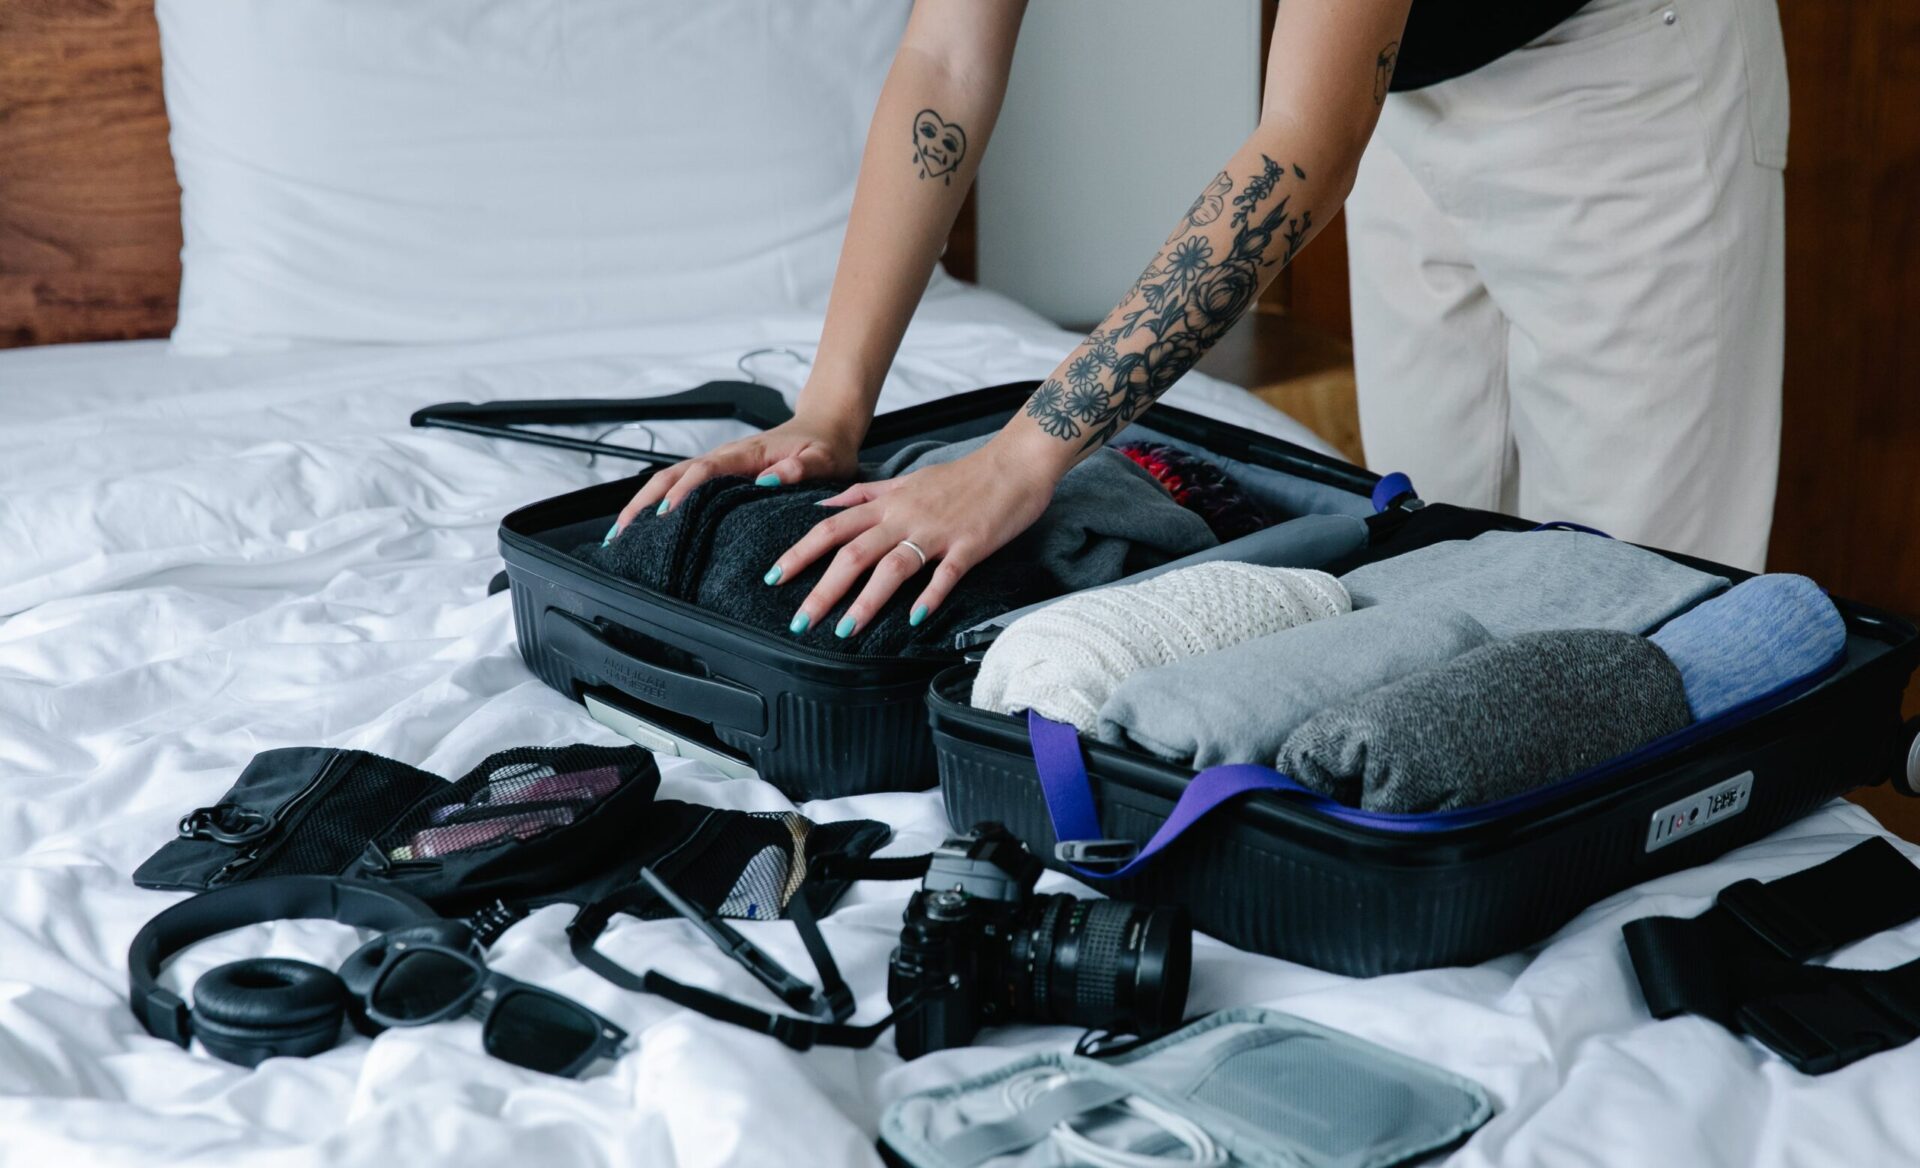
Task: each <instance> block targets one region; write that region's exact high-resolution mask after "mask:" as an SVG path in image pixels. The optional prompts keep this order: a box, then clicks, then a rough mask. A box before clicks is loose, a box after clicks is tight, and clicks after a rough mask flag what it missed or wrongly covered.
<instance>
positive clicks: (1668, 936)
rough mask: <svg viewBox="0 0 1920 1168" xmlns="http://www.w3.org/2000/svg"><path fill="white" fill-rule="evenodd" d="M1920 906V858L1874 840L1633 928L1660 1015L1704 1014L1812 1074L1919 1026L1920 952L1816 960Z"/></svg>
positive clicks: (1650, 1004) (1910, 915) (1916, 912)
mask: <svg viewBox="0 0 1920 1168" xmlns="http://www.w3.org/2000/svg"><path fill="white" fill-rule="evenodd" d="M1916 916H1920V868H1917V867H1915V866H1914V865H1913V864H1912V863H1910V862H1908V860H1907V859H1906V858H1905V857H1904V856H1902V855H1901V854H1900V853H1899V852H1898V851H1897V850H1895V848H1894V847H1893V845H1892V844H1890V843H1888V842H1887V841H1886V840H1884V839H1871V840H1868V841H1866V842H1865V843H1862V844H1860V845H1858V846H1856V847H1854V848H1851V849H1849V850H1847V851H1845V852H1843V853H1841V854H1840V855H1838V856H1835V857H1834V858H1833V859H1831V860H1828V861H1826V862H1825V863H1822V864H1816V865H1814V866H1813V867H1811V868H1808V869H1806V870H1804V871H1801V872H1795V873H1794V874H1793V875H1791V876H1783V877H1781V878H1780V879H1778V880H1769V881H1767V882H1766V883H1764V884H1763V883H1761V882H1760V881H1758V880H1740V881H1736V882H1735V883H1733V884H1730V885H1728V886H1727V887H1725V888H1723V889H1721V890H1720V894H1719V896H1717V897H1716V898H1715V899H1714V905H1713V907H1712V908H1710V909H1708V910H1707V911H1705V912H1703V913H1701V914H1700V915H1699V916H1697V917H1692V918H1690V919H1682V918H1678V917H1647V918H1644V919H1642V920H1637V921H1632V922H1629V923H1628V924H1627V926H1626V928H1625V930H1624V932H1625V934H1626V940H1627V954H1628V956H1629V957H1631V958H1632V959H1633V969H1634V973H1635V974H1637V975H1638V976H1639V979H1640V992H1641V993H1642V994H1643V995H1645V997H1646V1000H1647V1008H1648V1009H1649V1010H1650V1011H1652V1013H1653V1016H1654V1017H1656V1018H1672V1017H1675V1016H1676V1015H1679V1014H1698V1015H1700V1016H1701V1017H1704V1018H1711V1019H1713V1020H1714V1021H1715V1022H1718V1023H1720V1025H1722V1026H1725V1027H1726V1028H1727V1029H1729V1030H1732V1031H1734V1032H1735V1033H1740V1034H1747V1035H1750V1036H1752V1037H1753V1038H1756V1039H1758V1040H1759V1041H1761V1042H1762V1043H1764V1044H1766V1045H1767V1046H1768V1047H1769V1048H1771V1049H1772V1050H1774V1051H1775V1052H1776V1053H1778V1054H1779V1055H1780V1056H1781V1057H1783V1058H1785V1059H1786V1060H1787V1061H1788V1062H1789V1063H1791V1064H1793V1066H1794V1067H1795V1068H1796V1069H1798V1070H1800V1071H1802V1072H1804V1073H1806V1074H1809V1075H1818V1074H1824V1073H1825V1072H1827V1071H1831V1070H1835V1069H1837V1068H1839V1067H1844V1066H1846V1065H1847V1064H1848V1063H1851V1062H1854V1061H1856V1060H1858V1059H1862V1058H1865V1057H1866V1056H1867V1055H1870V1054H1874V1053H1876V1052H1879V1051H1883V1050H1891V1049H1893V1048H1894V1047H1897V1046H1903V1045H1905V1044H1906V1043H1908V1042H1911V1041H1913V1040H1914V1038H1915V1037H1920V960H1916V961H1911V962H1908V963H1907V964H1905V965H1901V966H1897V967H1895V968H1893V969H1884V970H1850V969H1830V968H1826V967H1824V966H1818V965H1809V964H1807V959H1808V958H1811V957H1817V956H1820V955H1821V954H1825V953H1831V952H1832V951H1833V950H1835V949H1837V948H1839V947H1840V946H1842V945H1846V944H1849V943H1851V942H1853V941H1858V940H1861V939H1862V938H1865V937H1870V936H1872V935H1873V934H1875V933H1878V932H1881V931H1882V930H1884V929H1889V928H1892V927H1893V926H1895V925H1900V924H1904V923H1905V922H1907V921H1910V920H1912V919H1914V918H1915V917H1916Z"/></svg>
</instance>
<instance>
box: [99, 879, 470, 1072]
mask: <svg viewBox="0 0 1920 1168" xmlns="http://www.w3.org/2000/svg"><path fill="white" fill-rule="evenodd" d="M439 919H440V914H439V913H437V912H435V911H433V909H432V907H430V906H429V905H428V904H427V903H426V902H425V901H423V900H421V899H420V898H418V897H416V896H412V895H410V894H408V893H405V892H401V891H399V890H398V889H392V888H381V887H379V886H377V885H373V884H367V883H364V882H360V881H353V880H340V879H336V878H334V877H332V876H276V877H270V878H268V879H265V880H256V881H253V882H251V883H247V884H236V885H233V886H232V887H230V888H216V889H214V890H212V891H210V892H203V893H200V894H199V895H198V896H194V897H192V898H190V899H187V900H184V901H181V902H180V903H179V904H176V905H174V906H173V907H172V908H169V909H167V910H166V911H164V912H162V913H161V914H160V915H158V916H156V917H154V918H153V919H152V920H150V921H148V922H147V923H146V924H145V925H143V926H141V928H140V932H139V933H138V934H136V935H135V936H134V938H133V944H132V946H130V947H129V948H128V950H127V980H128V986H129V993H128V1005H130V1006H131V1007H132V1008H133V1016H134V1017H136V1018H138V1019H139V1020H140V1025H142V1026H144V1027H146V1030H147V1033H149V1034H152V1035H154V1036H155V1037H157V1038H165V1039H167V1040H169V1041H171V1042H175V1043H178V1044H179V1045H181V1046H182V1047H184V1046H187V1045H188V1044H189V1043H191V1042H192V1040H193V1016H192V1014H191V1012H189V1011H188V1009H187V1004H186V1002H184V1001H182V1000H181V998H180V996H179V995H178V994H175V993H173V992H171V991H169V990H165V989H162V988H161V987H160V983H159V978H160V969H161V967H162V966H164V965H165V964H166V963H167V961H168V960H169V959H171V958H172V957H173V956H174V955H175V954H176V953H179V952H180V951H181V950H182V949H185V948H186V947H187V946H189V945H192V944H194V943H196V942H199V941H203V940H205V939H206V938H208V937H211V936H214V935H215V934H217V933H224V932H227V931H228V930H230V929H237V928H240V927H242V926H243V925H252V924H259V923H261V922H263V921H285V920H331V921H339V922H340V923H341V924H343V925H354V926H357V927H359V928H366V929H378V930H380V931H382V932H385V931H387V930H389V929H398V928H401V927H403V926H406V925H411V924H416V923H419V922H422V921H433V920H439Z"/></svg>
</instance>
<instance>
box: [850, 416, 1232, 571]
mask: <svg viewBox="0 0 1920 1168" xmlns="http://www.w3.org/2000/svg"><path fill="white" fill-rule="evenodd" d="M986 442H987V439H986V438H984V437H983V438H970V439H968V440H966V441H965V442H952V443H945V444H942V443H936V442H920V443H915V444H913V445H911V446H907V447H904V448H902V449H901V450H900V452H899V453H897V454H895V455H894V456H893V457H892V458H890V459H888V460H887V461H886V462H884V463H882V464H881V465H880V467H879V469H878V472H877V473H878V475H879V477H881V478H890V477H893V476H895V475H900V474H906V473H909V472H911V471H916V470H922V469H924V468H926V467H929V466H934V465H936V464H938V463H943V462H952V461H953V460H954V459H956V458H959V457H961V456H962V455H966V454H970V453H972V452H973V451H975V450H978V449H979V448H980V447H982V446H984V445H986ZM1219 542H1220V541H1219V540H1218V539H1216V538H1214V534H1213V532H1212V530H1211V529H1209V528H1208V527H1207V521H1206V520H1204V519H1202V518H1200V516H1198V515H1196V514H1194V513H1193V512H1191V511H1189V510H1187V509H1186V508H1185V507H1182V506H1181V505H1180V504H1178V503H1176V502H1174V500H1173V496H1172V495H1170V494H1168V493H1167V489H1166V488H1165V487H1163V486H1161V485H1160V483H1159V481H1158V480H1156V479H1155V478H1154V477H1153V476H1152V475H1150V474H1148V473H1147V472H1146V471H1145V470H1142V469H1141V468H1140V467H1138V466H1136V465H1135V464H1134V463H1133V462H1132V461H1131V460H1129V459H1128V458H1127V457H1126V456H1125V455H1123V454H1121V453H1120V452H1119V451H1116V450H1109V449H1104V448H1103V449H1100V450H1096V451H1094V452H1093V454H1092V455H1090V456H1088V457H1087V458H1086V459H1085V460H1083V461H1082V462H1081V463H1080V464H1079V465H1078V466H1076V467H1074V468H1073V469H1072V470H1070V471H1068V472H1067V473H1066V475H1065V476H1064V477H1063V478H1061V480H1060V483H1059V485H1058V486H1057V487H1055V488H1054V491H1053V500H1052V501H1051V502H1050V503H1048V504H1047V509H1046V511H1045V512H1044V513H1043V514H1042V515H1041V516H1040V518H1039V519H1038V520H1037V521H1036V522H1035V523H1034V525H1033V526H1032V527H1030V528H1028V529H1027V530H1026V531H1025V532H1023V533H1022V534H1020V535H1019V536H1017V537H1015V538H1014V540H1013V541H1012V542H1011V543H1009V544H1008V545H1007V546H1006V548H1005V549H1004V551H1005V553H1006V554H1007V555H1008V556H1010V557H1012V558H1013V559H1016V560H1025V561H1027V562H1029V563H1035V564H1038V565H1040V566H1041V567H1042V568H1044V569H1046V571H1047V573H1048V574H1049V575H1050V576H1052V577H1053V578H1054V579H1055V580H1058V581H1059V582H1060V588H1061V590H1062V591H1065V592H1077V591H1079V590H1080V589H1082V588H1090V587H1093V586H1094V585H1096V584H1110V583H1112V582H1113V581H1115V580H1118V579H1120V578H1121V577H1122V576H1128V575H1131V574H1133V573H1134V572H1138V571H1140V570H1142V569H1144V568H1152V567H1155V566H1157V565H1159V564H1164V563H1166V562H1167V561H1168V560H1171V559H1174V558H1176V557H1179V556H1184V555H1187V554H1189V553H1191V552H1197V551H1199V550H1201V549H1202V548H1210V547H1213V546H1214V545H1216V544H1218V543H1219Z"/></svg>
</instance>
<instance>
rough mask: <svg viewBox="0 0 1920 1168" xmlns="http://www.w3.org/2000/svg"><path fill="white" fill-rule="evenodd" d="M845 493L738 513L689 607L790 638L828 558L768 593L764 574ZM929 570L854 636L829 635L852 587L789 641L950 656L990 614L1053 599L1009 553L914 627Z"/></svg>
mask: <svg viewBox="0 0 1920 1168" xmlns="http://www.w3.org/2000/svg"><path fill="white" fill-rule="evenodd" d="M844 489H845V484H843V483H842V484H833V485H829V486H819V487H807V486H804V485H803V486H799V487H790V488H784V489H781V490H778V491H775V492H774V493H772V494H771V495H770V496H769V497H767V498H764V499H759V500H756V501H755V502H754V503H753V504H752V505H751V506H746V507H738V508H735V509H733V510H732V511H731V512H729V513H728V514H726V515H725V516H723V517H721V518H720V520H719V521H718V522H717V523H716V524H715V526H714V538H713V543H712V551H711V552H710V554H709V555H708V557H707V561H706V564H705V566H704V568H703V570H702V571H701V572H700V573H699V574H698V578H697V580H696V581H695V583H696V587H695V590H694V594H693V600H694V602H695V603H696V604H698V605H699V606H700V607H701V608H704V609H706V610H708V611H709V612H716V613H720V614H722V615H724V616H730V617H732V618H733V619H735V620H738V621H743V622H745V623H746V624H750V625H753V626H755V627H757V628H763V629H769V630H773V631H777V632H779V633H781V634H782V635H783V636H785V635H790V634H789V633H788V622H790V621H792V620H793V614H794V612H795V611H796V610H797V609H798V608H799V607H800V602H801V601H802V600H804V599H806V596H807V593H808V592H809V591H811V590H812V588H813V586H814V585H815V584H816V583H818V582H819V580H820V577H821V576H823V575H825V574H826V571H827V567H828V566H829V565H830V564H831V563H832V562H833V557H832V556H822V557H821V558H820V559H818V560H816V561H814V562H813V563H812V564H811V565H809V566H808V567H807V569H806V570H805V571H804V572H801V573H800V574H799V575H797V576H793V577H790V578H788V579H786V580H782V581H781V582H780V584H779V586H778V587H772V586H769V585H768V584H767V583H766V582H765V580H764V579H763V577H764V576H765V575H766V571H767V566H768V565H769V564H771V563H773V561H774V560H775V559H777V558H778V557H779V556H780V553H782V552H784V551H786V550H787V549H788V548H790V547H792V546H793V545H794V544H795V543H797V542H798V541H799V540H800V538H801V537H802V536H804V535H806V533H807V531H808V529H809V528H811V527H812V526H813V525H814V524H816V523H818V522H820V520H821V518H822V517H823V516H824V515H827V514H829V512H828V511H826V510H825V509H824V508H822V507H821V506H820V505H819V503H820V500H822V499H828V498H832V497H833V496H834V495H835V494H837V493H838V492H840V491H841V490H844ZM932 575H933V569H932V568H931V567H928V568H923V569H921V571H920V572H919V573H918V574H916V575H915V576H913V577H912V578H911V579H909V580H908V581H907V582H906V583H905V584H902V585H901V586H900V590H899V591H898V592H897V593H895V595H894V598H893V600H891V601H890V602H888V604H887V605H886V606H885V607H883V608H882V609H881V610H880V612H879V614H878V615H877V616H875V617H874V618H873V619H872V620H870V621H868V622H867V625H866V627H865V628H862V629H860V630H859V631H857V632H855V633H854V634H853V635H852V636H850V637H845V638H842V637H837V636H835V635H834V631H833V630H834V626H835V625H836V624H837V623H838V622H839V619H840V616H841V614H842V613H843V612H844V611H845V610H846V608H847V606H848V605H850V604H852V603H853V601H854V600H855V599H856V598H857V597H858V596H859V594H860V593H859V586H856V587H855V588H854V590H853V591H852V592H850V593H849V594H848V595H847V597H846V598H845V599H844V600H843V601H841V603H840V605H839V607H838V608H836V609H835V610H834V611H833V612H832V613H830V614H828V616H827V617H826V619H824V620H821V621H818V622H816V623H815V624H814V625H813V626H812V627H810V628H808V629H806V630H805V631H803V632H801V633H799V634H797V635H794V640H796V641H797V642H799V643H800V644H804V645H808V646H810V647H812V648H815V649H826V650H830V651H833V652H838V653H859V654H864V655H867V656H884V657H916V656H922V655H925V654H929V653H948V652H951V651H952V644H953V637H954V634H955V633H957V632H958V631H959V630H961V629H964V628H966V627H968V626H969V625H973V624H977V623H979V622H980V621H982V620H985V619H986V618H988V617H990V616H993V615H994V614H996V613H1001V612H1005V611H1006V610H1007V609H1010V608H1018V607H1020V606H1021V605H1024V604H1028V603H1031V602H1032V601H1034V600H1036V599H1039V598H1041V597H1045V596H1051V595H1053V594H1054V593H1055V592H1057V591H1058V590H1059V587H1060V586H1059V584H1058V583H1057V582H1056V581H1054V580H1053V578H1052V577H1051V576H1050V575H1049V574H1048V573H1047V571H1046V569H1044V568H1043V567H1041V566H1040V565H1038V564H1035V563H1032V562H1031V561H1027V560H1021V559H1018V558H1016V557H1014V556H1012V555H1010V554H1008V553H1006V552H1001V553H999V554H997V555H993V556H989V557H987V558H986V559H985V560H984V561H982V562H981V563H979V564H978V565H976V566H975V567H974V569H973V571H971V572H968V573H967V574H966V575H965V576H963V577H961V579H960V583H959V584H957V585H955V586H954V589H953V591H952V592H951V593H949V594H948V595H947V600H946V603H945V604H942V605H941V606H940V607H939V608H938V609H935V610H934V611H933V612H932V613H931V614H929V616H928V617H927V619H926V620H925V621H923V622H922V623H921V624H920V626H919V627H918V628H916V627H914V626H913V625H912V623H911V621H910V616H911V613H912V610H913V601H914V597H916V596H918V595H919V594H920V591H921V589H923V588H925V587H926V586H927V581H928V579H929V578H931V576H932Z"/></svg>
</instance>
